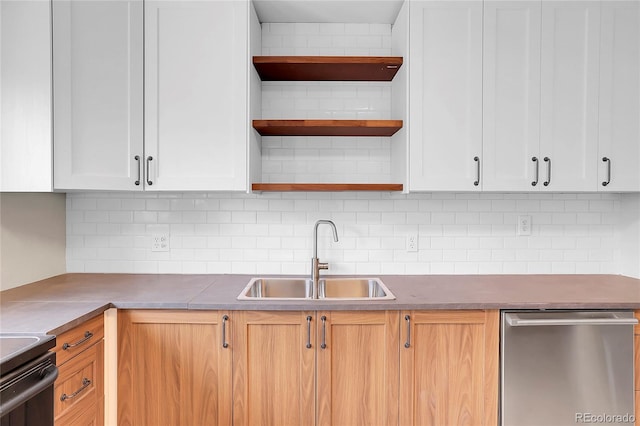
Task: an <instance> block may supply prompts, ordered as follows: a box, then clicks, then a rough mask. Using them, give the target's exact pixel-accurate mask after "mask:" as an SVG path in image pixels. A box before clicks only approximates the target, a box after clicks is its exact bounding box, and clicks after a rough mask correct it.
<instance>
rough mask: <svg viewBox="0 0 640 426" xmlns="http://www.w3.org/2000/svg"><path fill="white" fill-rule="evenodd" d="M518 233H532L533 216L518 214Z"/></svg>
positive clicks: (523, 234) (520, 234) (524, 234)
mask: <svg viewBox="0 0 640 426" xmlns="http://www.w3.org/2000/svg"><path fill="white" fill-rule="evenodd" d="M518 235H519V236H523V237H524V236H529V235H531V216H518Z"/></svg>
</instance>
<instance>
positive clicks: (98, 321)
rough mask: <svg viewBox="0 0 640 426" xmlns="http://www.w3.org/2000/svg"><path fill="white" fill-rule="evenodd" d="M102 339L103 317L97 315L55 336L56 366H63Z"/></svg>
mask: <svg viewBox="0 0 640 426" xmlns="http://www.w3.org/2000/svg"><path fill="white" fill-rule="evenodd" d="M103 338H104V316H103V315H98V316H97V317H95V318H92V319H90V320H88V321H85V322H84V323H82V324H81V325H79V326H77V327H75V328H73V329H71V330H69V331H67V332H65V333H62V334H60V335H58V336H56V347H55V349H54V351H55V352H56V364H57V365H58V366H60V365H62V364H64V363H65V362H67V361H68V360H70V359H71V358H73V357H74V356H76V355H78V354H79V353H80V352H82V351H83V350H84V349H86V348H88V347H89V346H91V345H93V344H95V343H97V342H99V341H101V340H102V339H103Z"/></svg>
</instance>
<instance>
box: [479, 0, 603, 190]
mask: <svg viewBox="0 0 640 426" xmlns="http://www.w3.org/2000/svg"><path fill="white" fill-rule="evenodd" d="M484 23H485V27H484V32H485V43H484V47H485V49H484V76H483V79H484V87H483V90H484V110H483V113H484V127H483V131H484V137H483V150H484V161H485V164H484V187H483V188H484V189H485V190H497V191H532V190H533V191H535V190H550V191H594V190H595V189H596V174H597V168H596V167H595V164H596V156H597V145H598V68H599V63H598V61H599V52H598V51H599V36H600V28H599V27H600V3H599V2H592V1H584V2H583V1H560V2H552V1H543V2H540V1H535V2H529V1H509V2H493V1H487V2H485V15H484Z"/></svg>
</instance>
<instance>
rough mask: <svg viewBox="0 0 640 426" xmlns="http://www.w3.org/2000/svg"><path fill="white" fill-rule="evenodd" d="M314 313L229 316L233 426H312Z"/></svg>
mask: <svg viewBox="0 0 640 426" xmlns="http://www.w3.org/2000/svg"><path fill="white" fill-rule="evenodd" d="M315 323H316V319H315V313H314V312H299V311H298V312H268V311H240V312H234V313H233V424H234V425H237V426H240V425H242V426H254V425H300V426H303V425H309V426H311V425H313V424H315V409H316V405H315V397H316V395H315V378H316V374H315V362H316V342H315V335H316V330H315Z"/></svg>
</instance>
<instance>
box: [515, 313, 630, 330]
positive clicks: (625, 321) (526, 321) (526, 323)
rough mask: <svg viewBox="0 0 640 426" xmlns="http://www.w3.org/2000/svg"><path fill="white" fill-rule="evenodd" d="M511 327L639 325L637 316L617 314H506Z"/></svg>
mask: <svg viewBox="0 0 640 426" xmlns="http://www.w3.org/2000/svg"><path fill="white" fill-rule="evenodd" d="M505 316H506V319H507V323H508V324H509V325H510V326H511V327H530V326H541V325H542V326H544V325H637V324H638V320H637V319H636V318H619V317H617V316H615V314H611V316H610V317H604V318H553V317H551V318H520V315H518V314H513V313H508V314H506V315H505Z"/></svg>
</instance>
